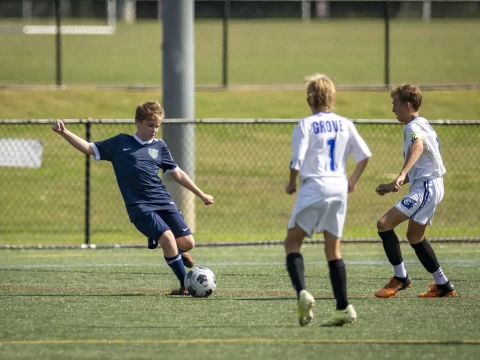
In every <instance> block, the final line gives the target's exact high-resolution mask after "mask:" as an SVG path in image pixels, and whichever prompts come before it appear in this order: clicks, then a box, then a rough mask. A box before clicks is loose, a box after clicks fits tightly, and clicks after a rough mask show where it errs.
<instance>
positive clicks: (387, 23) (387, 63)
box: [383, 0, 390, 88]
mask: <svg viewBox="0 0 480 360" xmlns="http://www.w3.org/2000/svg"><path fill="white" fill-rule="evenodd" d="M383 4H384V19H385V65H384V66H385V75H384V77H385V79H384V85H385V87H386V88H388V87H389V86H390V0H386V1H385V2H384V3H383Z"/></svg>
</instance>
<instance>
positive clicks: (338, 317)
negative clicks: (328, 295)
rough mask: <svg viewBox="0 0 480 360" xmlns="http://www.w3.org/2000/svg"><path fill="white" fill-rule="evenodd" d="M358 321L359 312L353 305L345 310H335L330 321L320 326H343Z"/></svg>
mask: <svg viewBox="0 0 480 360" xmlns="http://www.w3.org/2000/svg"><path fill="white" fill-rule="evenodd" d="M355 321H357V312H356V311H355V309H354V308H353V306H352V305H348V306H347V307H346V308H345V310H335V312H334V313H333V315H332V316H331V317H330V319H327V320H325V321H323V322H322V323H321V324H320V326H343V325H345V324H353V323H354V322H355Z"/></svg>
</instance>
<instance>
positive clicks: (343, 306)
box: [321, 231, 357, 326]
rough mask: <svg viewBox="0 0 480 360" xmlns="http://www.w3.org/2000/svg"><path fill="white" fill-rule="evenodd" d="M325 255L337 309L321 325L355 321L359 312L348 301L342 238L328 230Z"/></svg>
mask: <svg viewBox="0 0 480 360" xmlns="http://www.w3.org/2000/svg"><path fill="white" fill-rule="evenodd" d="M324 237H325V257H326V259H327V261H328V268H329V273H330V282H331V284H332V289H333V295H334V296H335V300H336V302H337V304H336V311H335V312H334V313H333V315H332V316H331V317H330V318H329V319H327V320H325V321H323V322H322V324H321V326H342V325H344V324H348V323H353V322H355V321H356V319H357V313H356V312H355V309H354V308H353V306H352V305H350V304H349V302H348V297H347V273H346V270H345V263H344V262H343V259H342V254H341V252H340V238H339V237H338V236H336V235H333V234H331V233H330V232H328V231H325V232H324Z"/></svg>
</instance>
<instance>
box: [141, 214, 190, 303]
mask: <svg viewBox="0 0 480 360" xmlns="http://www.w3.org/2000/svg"><path fill="white" fill-rule="evenodd" d="M133 224H134V225H135V227H136V228H137V229H138V230H139V231H140V232H141V233H142V234H144V235H145V236H146V237H147V238H149V239H157V242H158V243H159V244H160V246H161V248H162V250H163V256H164V258H165V262H166V263H167V265H168V266H169V267H170V269H171V270H172V272H173V273H174V274H175V276H176V277H177V279H178V281H179V282H180V290H179V291H176V292H177V293H182V294H184V293H185V291H184V280H185V276H186V272H185V268H184V266H183V262H182V257H181V255H180V253H179V252H178V248H177V242H176V241H175V236H174V235H173V233H172V231H171V230H170V228H169V227H168V225H167V224H166V223H165V222H164V221H163V219H162V218H161V217H160V215H158V214H157V213H156V212H150V213H146V214H143V215H142V216H140V217H139V218H137V219H136V220H135V221H134V222H133Z"/></svg>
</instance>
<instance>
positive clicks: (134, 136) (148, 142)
mask: <svg viewBox="0 0 480 360" xmlns="http://www.w3.org/2000/svg"><path fill="white" fill-rule="evenodd" d="M133 138H134V139H135V140H137V141H138V142H139V143H140V145H146V144H151V143H152V142H154V141H157V139H152V140H150V141H142V140H140V138H139V137H138V136H137V135H136V134H134V135H133Z"/></svg>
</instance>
